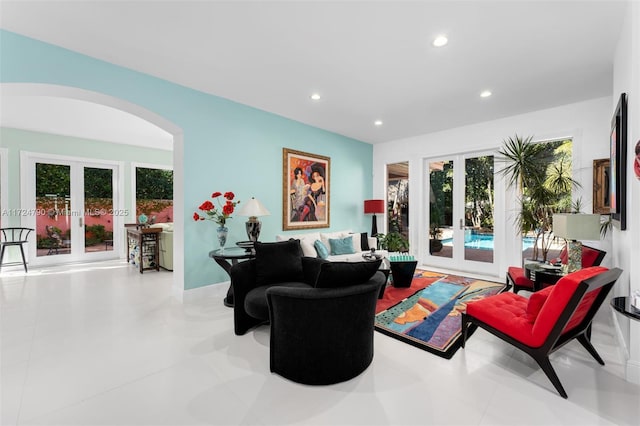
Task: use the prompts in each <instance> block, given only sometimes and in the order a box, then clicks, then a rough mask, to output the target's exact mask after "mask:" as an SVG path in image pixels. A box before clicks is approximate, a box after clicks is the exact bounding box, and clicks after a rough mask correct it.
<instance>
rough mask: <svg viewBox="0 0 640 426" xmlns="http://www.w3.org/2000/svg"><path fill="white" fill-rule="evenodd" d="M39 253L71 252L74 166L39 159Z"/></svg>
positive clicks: (37, 187)
mask: <svg viewBox="0 0 640 426" xmlns="http://www.w3.org/2000/svg"><path fill="white" fill-rule="evenodd" d="M35 169H36V188H35V189H36V210H35V211H36V212H37V214H36V238H37V251H36V255H37V256H38V257H40V256H58V255H65V254H66V255H68V254H71V220H72V212H73V206H72V205H71V166H69V165H64V164H49V163H36V167H35Z"/></svg>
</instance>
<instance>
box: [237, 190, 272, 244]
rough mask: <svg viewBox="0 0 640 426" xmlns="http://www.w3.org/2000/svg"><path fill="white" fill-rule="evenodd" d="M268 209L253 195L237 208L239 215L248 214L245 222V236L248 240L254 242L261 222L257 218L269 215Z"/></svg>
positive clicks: (256, 239)
mask: <svg viewBox="0 0 640 426" xmlns="http://www.w3.org/2000/svg"><path fill="white" fill-rule="evenodd" d="M270 214H271V213H269V210H267V208H266V207H265V206H264V205H263V204H262V203H261V202H260V201H258V200H256V198H255V197H251V199H250V200H249V201H247V202H246V203H245V204H243V205H242V207H240V209H239V210H238V215H239V216H249V220H248V221H247V222H246V223H245V229H246V230H247V236H248V237H249V241H251V242H252V243H255V242H256V241H258V237H260V229H261V228H262V223H261V222H260V221H259V220H258V217H260V216H269V215H270Z"/></svg>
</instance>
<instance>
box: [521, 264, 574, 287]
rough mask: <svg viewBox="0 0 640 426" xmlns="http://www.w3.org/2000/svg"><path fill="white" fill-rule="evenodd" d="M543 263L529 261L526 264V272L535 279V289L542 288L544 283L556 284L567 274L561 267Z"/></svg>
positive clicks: (527, 275) (531, 278)
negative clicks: (550, 266)
mask: <svg viewBox="0 0 640 426" xmlns="http://www.w3.org/2000/svg"><path fill="white" fill-rule="evenodd" d="M544 265H545V264H543V263H527V264H525V265H524V274H525V276H526V277H527V278H529V279H530V280H531V281H533V291H534V292H536V291H538V290H541V289H542V284H555V283H557V282H558V281H560V278H562V277H564V276H565V275H566V274H565V273H564V272H562V269H561V268H557V269H556V268H549V267H548V266H544Z"/></svg>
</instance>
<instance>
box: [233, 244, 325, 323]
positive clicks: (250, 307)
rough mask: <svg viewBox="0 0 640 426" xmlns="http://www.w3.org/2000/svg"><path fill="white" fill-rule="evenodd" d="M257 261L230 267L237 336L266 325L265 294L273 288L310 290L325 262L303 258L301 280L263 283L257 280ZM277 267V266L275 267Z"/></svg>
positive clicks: (266, 308) (301, 261) (267, 314)
mask: <svg viewBox="0 0 640 426" xmlns="http://www.w3.org/2000/svg"><path fill="white" fill-rule="evenodd" d="M256 262H257V260H256V259H251V260H248V261H246V262H240V263H238V264H236V265H234V266H233V267H232V268H231V285H232V286H233V297H234V306H233V323H234V331H235V333H236V334H237V335H242V334H245V333H246V332H247V331H249V329H251V328H253V327H255V326H257V325H260V324H266V323H268V322H269V309H268V307H267V296H266V291H267V289H268V288H270V287H273V286H280V287H283V286H284V287H293V288H312V287H313V285H314V284H315V280H316V278H317V276H318V272H319V268H320V265H321V264H322V263H324V262H326V261H325V260H322V259H316V258H313V257H302V255H300V259H299V262H300V263H301V265H302V276H301V278H302V279H298V280H291V279H289V280H287V279H283V280H282V281H280V282H272V283H269V284H263V283H262V282H261V281H260V280H259V279H258V271H257V268H256ZM274 266H275V267H277V264H275V265H274Z"/></svg>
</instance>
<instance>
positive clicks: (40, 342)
mask: <svg viewBox="0 0 640 426" xmlns="http://www.w3.org/2000/svg"><path fill="white" fill-rule="evenodd" d="M1 281H2V283H1V285H0V291H1V293H0V296H1V299H2V305H1V307H2V310H1V314H2V317H1V319H2V325H1V327H2V328H1V333H2V335H1V337H2V340H1V345H2V348H1V349H2V351H1V356H2V359H1V391H2V396H1V398H2V399H1V411H2V418H1V420H2V424H3V425H11V424H28V425H31V424H59V425H94V424H95V425H97V424H100V425H192V424H221V425H253V424H255V425H285V424H287V425H289V424H305V425H306V424H310V425H339V424H340V425H341V424H350V425H400V424H413V425H417V424H420V425H426V424H432V425H441V424H453V425H498V424H501V425H518V424H532V425H533V424H536V425H556V424H558V425H564V424H566V425H592V424H593V425H595V424H598V425H607V424H617V425H632V424H633V425H638V424H639V419H640V387H639V386H636V385H633V384H631V383H629V382H626V381H625V380H624V378H623V377H624V374H623V366H622V365H621V359H620V355H619V353H618V351H619V350H618V348H617V346H616V342H615V339H614V337H613V329H612V325H611V324H612V320H611V312H610V309H609V308H608V306H607V307H603V310H602V311H601V312H600V314H599V316H598V321H597V323H595V324H594V334H593V341H594V344H595V346H596V348H597V349H598V351H599V352H600V354H601V355H602V357H603V358H604V360H605V362H606V363H607V364H606V365H605V366H604V367H601V366H600V365H599V364H597V363H596V362H595V360H593V359H592V358H591V357H590V356H589V355H588V354H587V353H586V351H584V350H583V349H582V347H581V346H580V345H579V344H578V343H571V344H569V345H568V346H567V347H565V348H564V349H562V350H560V351H559V352H557V353H556V354H554V356H553V358H552V363H553V365H554V366H555V368H556V371H557V372H558V375H559V377H560V380H561V381H562V382H563V384H564V386H565V389H566V390H567V392H568V394H569V399H568V400H565V399H563V398H561V397H559V396H558V395H557V393H556V392H555V390H554V389H553V387H552V385H551V383H550V382H549V381H548V380H547V378H546V376H545V375H544V374H543V373H542V372H541V371H540V370H539V369H538V368H537V366H536V365H535V363H534V362H533V361H532V360H531V359H529V358H528V357H527V356H526V355H524V354H522V353H521V352H519V351H516V350H514V349H513V348H512V347H510V346H508V345H507V344H505V343H503V342H501V341H499V340H497V339H496V338H494V337H492V336H491V335H489V334H488V333H486V332H484V331H482V330H479V331H478V332H476V333H475V334H474V335H473V337H472V338H471V340H470V341H469V342H468V344H467V348H466V349H464V350H462V349H461V350H460V351H458V353H456V355H454V357H453V358H452V359H451V360H445V359H443V358H440V357H437V356H434V355H432V354H430V353H428V352H425V351H422V350H419V349H416V348H414V347H412V346H409V345H407V344H404V343H401V342H399V341H397V340H394V339H391V338H389V337H387V336H384V335H382V334H380V333H375V357H374V360H373V363H372V364H371V366H370V367H369V368H368V369H367V370H366V371H365V372H364V373H363V374H362V375H360V376H358V377H357V378H355V379H353V380H350V381H348V382H345V383H341V384H337V385H332V386H323V387H311V386H304V385H300V384H296V383H292V382H289V381H287V380H285V379H283V378H281V377H280V376H277V375H274V374H271V373H270V372H269V330H268V328H267V327H261V328H257V329H255V330H254V331H252V332H249V333H248V334H246V335H244V336H235V335H234V334H233V315H232V310H231V309H230V308H226V307H224V306H223V304H222V298H223V295H224V293H225V292H226V286H224V285H216V286H210V287H208V288H206V289H205V290H196V291H193V292H191V293H192V295H191V296H189V297H186V298H185V299H187V300H191V299H193V300H194V301H185V302H182V301H181V300H179V299H177V298H176V297H174V296H172V291H171V273H169V272H164V271H161V272H146V273H145V274H144V275H141V274H139V273H138V272H137V270H136V269H135V268H134V267H132V266H129V265H127V264H126V263H124V262H120V261H118V262H104V263H97V264H91V265H75V266H64V267H56V268H47V269H41V270H36V269H33V270H30V272H29V273H28V274H26V275H25V274H24V273H23V272H21V271H20V270H19V269H16V270H10V271H6V272H5V271H3V273H2V276H1ZM188 293H189V292H188ZM194 296H195V297H194ZM310 368H312V366H310Z"/></svg>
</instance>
